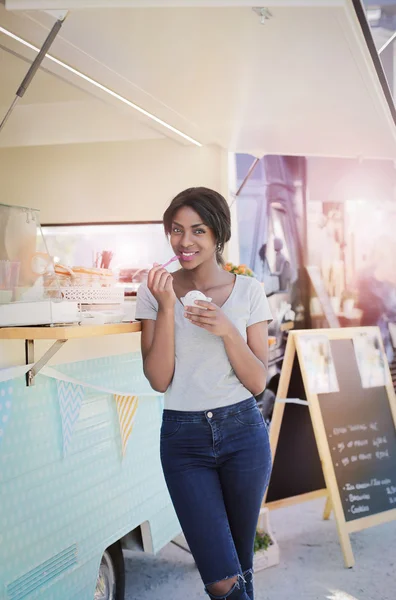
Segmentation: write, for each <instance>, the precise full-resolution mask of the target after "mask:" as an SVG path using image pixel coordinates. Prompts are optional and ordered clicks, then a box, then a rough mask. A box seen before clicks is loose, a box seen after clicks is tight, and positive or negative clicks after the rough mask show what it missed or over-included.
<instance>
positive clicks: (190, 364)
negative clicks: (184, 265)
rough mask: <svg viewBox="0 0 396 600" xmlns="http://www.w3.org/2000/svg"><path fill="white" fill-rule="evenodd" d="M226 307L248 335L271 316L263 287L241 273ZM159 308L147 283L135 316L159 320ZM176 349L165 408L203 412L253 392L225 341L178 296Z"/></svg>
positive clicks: (269, 319) (224, 305)
mask: <svg viewBox="0 0 396 600" xmlns="http://www.w3.org/2000/svg"><path fill="white" fill-rule="evenodd" d="M221 308H222V310H223V311H224V313H225V314H226V316H227V317H228V318H229V319H230V320H231V321H232V323H233V324H234V325H235V327H236V328H237V329H238V331H239V332H240V333H241V335H242V337H243V338H244V339H245V340H246V339H247V334H246V329H247V327H249V326H250V325H254V324H255V323H259V322H261V321H271V319H272V316H271V310H270V307H269V304H268V300H267V297H266V295H265V293H264V288H263V286H262V285H261V284H260V283H259V282H258V281H257V279H254V278H253V277H245V276H243V275H237V276H236V280H235V284H234V287H233V290H232V292H231V294H230V296H229V297H228V299H227V300H226V301H225V303H224V304H223V306H222V307H221ZM157 312H158V303H157V301H156V299H155V298H154V296H153V295H152V293H151V292H150V290H149V289H148V287H147V285H146V284H142V285H141V286H140V287H139V290H138V293H137V305H136V319H138V320H143V319H153V320H156V318H157ZM175 351H176V354H175V372H174V375H173V379H172V382H171V384H170V386H169V388H168V389H167V391H166V392H165V408H166V409H171V410H184V411H203V410H209V409H214V408H219V407H220V406H228V405H230V404H235V403H236V402H241V401H242V400H246V399H247V398H250V397H251V396H252V394H251V393H250V392H249V390H247V389H246V388H245V387H244V386H243V385H242V383H241V382H240V381H239V379H238V377H237V376H236V375H235V373H234V370H233V368H232V366H231V363H230V361H229V359H228V356H227V353H226V351H225V347H224V342H223V340H222V339H221V338H220V337H219V336H216V335H214V334H213V333H210V332H208V331H206V329H202V328H201V327H197V326H196V325H193V323H190V321H188V320H187V319H186V318H185V317H184V307H183V305H182V303H181V302H180V301H179V300H178V301H177V302H176V306H175Z"/></svg>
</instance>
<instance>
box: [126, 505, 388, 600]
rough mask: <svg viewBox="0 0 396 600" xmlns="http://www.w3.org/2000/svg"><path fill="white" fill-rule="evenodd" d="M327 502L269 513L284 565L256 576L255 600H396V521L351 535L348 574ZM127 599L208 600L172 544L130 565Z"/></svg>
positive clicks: (136, 556) (194, 572)
mask: <svg viewBox="0 0 396 600" xmlns="http://www.w3.org/2000/svg"><path fill="white" fill-rule="evenodd" d="M323 508H324V500H322V499H321V500H315V501H313V502H307V503H305V504H300V505H296V506H293V507H290V508H283V509H279V510H276V511H273V512H272V513H271V524H272V528H273V530H274V534H275V535H276V538H277V540H278V543H279V545H280V551H281V561H280V564H279V565H278V566H276V567H273V568H271V569H267V570H265V571H261V572H259V573H257V574H256V576H255V583H256V596H255V600H395V599H396V521H394V522H392V523H388V524H385V525H380V526H377V527H373V528H371V529H367V530H365V531H361V532H359V533H355V534H353V535H352V536H351V540H352V547H353V551H354V555H355V560H356V565H355V567H353V569H345V567H344V563H343V558H342V552H341V548H340V545H339V542H338V536H337V529H336V525H335V522H334V518H333V517H332V518H331V519H330V521H323V520H322V512H323ZM126 568H127V593H126V600H204V599H205V598H208V596H207V595H206V594H205V593H204V592H203V586H202V582H201V579H200V577H199V574H198V571H197V569H196V567H195V564H194V561H193V559H192V557H191V555H190V554H188V553H186V552H185V551H183V550H181V549H180V548H179V547H177V546H175V545H174V544H169V545H168V546H166V547H165V548H163V549H162V550H161V552H159V554H157V555H156V556H151V555H148V554H143V553H140V552H135V553H132V554H131V558H128V559H127V560H126Z"/></svg>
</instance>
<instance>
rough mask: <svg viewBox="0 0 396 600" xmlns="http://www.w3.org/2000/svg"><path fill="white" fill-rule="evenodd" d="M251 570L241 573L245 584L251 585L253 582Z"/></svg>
mask: <svg viewBox="0 0 396 600" xmlns="http://www.w3.org/2000/svg"><path fill="white" fill-rule="evenodd" d="M253 573H254V571H253V569H248V570H247V571H244V572H243V573H242V577H243V580H244V582H245V583H251V582H252V581H253Z"/></svg>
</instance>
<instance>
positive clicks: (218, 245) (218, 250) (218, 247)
mask: <svg viewBox="0 0 396 600" xmlns="http://www.w3.org/2000/svg"><path fill="white" fill-rule="evenodd" d="M217 252H221V244H217Z"/></svg>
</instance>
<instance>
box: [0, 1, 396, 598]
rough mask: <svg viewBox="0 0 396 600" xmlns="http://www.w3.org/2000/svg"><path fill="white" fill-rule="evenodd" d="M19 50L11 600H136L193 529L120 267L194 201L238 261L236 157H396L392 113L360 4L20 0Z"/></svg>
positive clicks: (1, 430) (6, 332)
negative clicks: (144, 561) (131, 562)
mask: <svg viewBox="0 0 396 600" xmlns="http://www.w3.org/2000/svg"><path fill="white" fill-rule="evenodd" d="M0 39H1V47H0V83H1V84H0V106H1V110H2V115H1V119H2V122H1V125H0V183H1V197H0V202H1V207H0V249H1V251H0V266H1V271H0V274H1V281H0V361H1V364H0V369H1V370H0V407H1V409H0V423H1V426H0V506H1V509H2V510H1V514H0V600H11V599H12V600H17V599H22V598H29V599H33V598H42V599H44V600H55V599H56V600H92V598H95V599H97V600H98V599H104V600H122V598H124V583H125V572H124V562H123V551H124V550H125V549H128V548H136V546H140V547H141V548H142V549H143V550H145V551H149V552H157V551H158V550H159V549H160V548H162V547H163V546H164V545H166V544H167V543H169V542H170V541H171V540H174V539H175V538H176V537H177V536H178V535H179V533H180V526H179V524H178V521H177V519H176V516H175V513H174V511H173V508H172V505H171V502H170V498H169V496H168V494H167V491H166V487H165V483H164V479H163V476H162V472H161V468H160V462H159V426H160V421H161V412H162V406H163V400H162V396H161V395H159V394H158V393H155V392H154V391H153V390H152V389H150V387H149V385H148V383H147V382H146V380H145V379H144V376H143V370H142V363H141V357H140V351H139V330H140V325H139V323H137V322H135V321H134V319H133V310H134V309H133V305H134V300H133V296H131V297H129V298H127V299H125V298H124V294H123V286H122V285H120V281H119V280H117V277H116V271H117V270H122V269H123V270H124V271H125V270H127V269H131V270H135V271H136V272H137V271H139V270H144V269H147V267H148V265H149V264H150V261H151V262H154V261H157V262H158V261H159V260H162V259H164V261H165V260H166V259H167V258H168V257H169V255H167V252H169V249H167V247H166V245H164V240H163V237H161V236H162V233H160V221H161V216H162V213H163V210H164V208H165V207H166V205H167V203H168V202H169V200H170V199H171V198H172V196H173V195H175V194H176V193H177V192H178V191H180V190H181V189H183V188H186V187H190V186H194V185H205V186H208V187H212V188H215V189H217V190H218V191H220V192H222V193H223V194H224V195H225V196H226V197H227V199H228V201H229V203H230V206H231V211H232V218H233V222H232V227H233V236H232V240H231V243H230V244H229V246H228V248H227V259H228V260H230V261H231V262H233V263H235V264H238V263H239V262H240V254H241V250H242V248H243V247H242V245H241V243H240V240H239V237H238V216H237V202H236V201H235V198H236V197H237V195H238V192H239V193H240V192H241V190H240V188H241V185H242V184H243V180H244V176H242V175H241V172H240V173H239V175H238V176H237V178H235V168H236V167H235V164H236V163H235V155H236V154H239V155H242V154H244V155H246V154H248V155H250V156H252V157H253V158H259V159H261V158H262V157H263V156H265V155H271V156H272V155H278V156H296V157H300V156H303V157H309V156H322V157H323V156H344V157H356V156H363V157H367V158H372V159H377V158H381V159H383V158H388V159H393V158H394V156H395V150H396V130H395V110H394V107H393V102H392V99H391V95H390V92H389V88H388V85H387V82H386V79H385V76H384V73H383V70H382V67H381V63H380V61H379V59H378V55H377V53H376V50H375V47H374V45H373V43H372V39H371V35H370V30H369V28H368V25H367V21H366V19H365V14H364V11H363V9H362V6H361V4H360V2H357V1H356V2H355V1H352V0H338V1H337V2H328V1H325V0H323V1H321V0H318V2H316V3H315V5H313V4H312V3H311V2H304V1H303V0H301V1H300V0H286V1H284V2H281V3H279V2H277V1H275V0H273V1H272V2H269V3H267V4H266V6H265V7H257V6H256V3H253V2H249V1H247V0H237V1H235V0H234V1H231V0H230V1H220V0H215V1H212V2H209V1H203V2H199V1H194V0H191V1H186V2H180V1H171V0H163V1H162V2H161V3H159V2H154V1H153V2H151V1H150V0H148V1H146V2H141V1H138V0H124V1H117V0H111V1H105V0H95V2H92V1H90V0H78V1H77V0H64V1H62V2H61V1H58V0H31V1H27V0H6V2H5V3H2V5H1V6H0ZM43 44H45V52H43V53H42V54H41V55H40V48H42V46H43ZM37 56H39V57H40V59H41V58H42V61H41V62H40V63H39V64H38V63H36V66H37V69H35V71H34V72H30V75H29V76H28V78H27V79H25V76H26V74H27V73H28V72H29V67H30V66H31V65H32V63H33V64H34V60H35V59H36V57H37ZM22 82H24V84H23V85H22V86H21V83H22ZM17 92H18V93H17ZM238 177H239V181H238ZM283 184H284V182H283ZM299 193H301V190H300V192H299ZM274 209H275V210H278V209H277V207H276V206H275V207H274ZM111 240H113V241H111ZM115 248H116V251H115V250H114V249H115ZM302 251H304V248H302ZM57 252H58V254H56V253H57ZM62 260H63V262H62ZM81 261H82V262H81ZM117 261H118V262H117ZM121 283H122V282H121ZM132 283H133V282H132ZM274 289H276V287H275V288H274ZM280 291H282V290H280V289H279V292H280Z"/></svg>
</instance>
